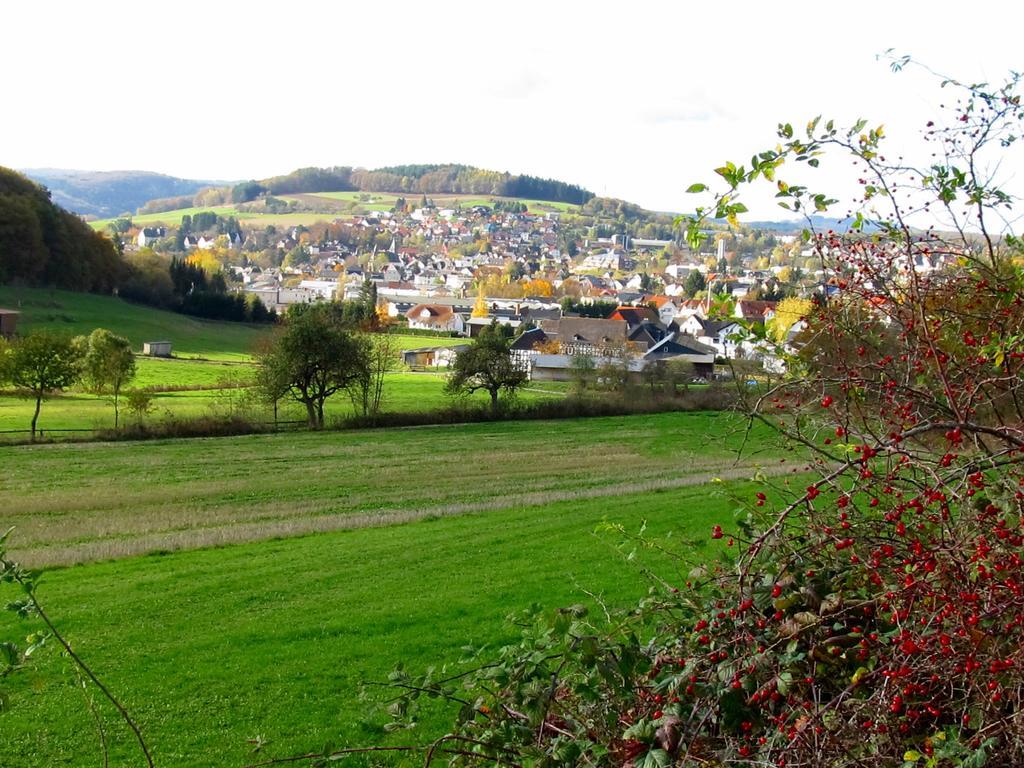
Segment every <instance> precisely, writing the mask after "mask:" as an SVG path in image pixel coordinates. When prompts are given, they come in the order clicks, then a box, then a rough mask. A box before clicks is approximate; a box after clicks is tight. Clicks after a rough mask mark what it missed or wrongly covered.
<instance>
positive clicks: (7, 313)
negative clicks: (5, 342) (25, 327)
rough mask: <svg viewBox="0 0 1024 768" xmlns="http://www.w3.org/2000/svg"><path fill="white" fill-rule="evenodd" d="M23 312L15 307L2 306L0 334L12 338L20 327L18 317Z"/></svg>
mask: <svg viewBox="0 0 1024 768" xmlns="http://www.w3.org/2000/svg"><path fill="white" fill-rule="evenodd" d="M20 315H21V312H18V311H17V310H14V309H3V308H0V336H4V337H6V338H8V339H9V338H11V337H12V336H14V331H15V329H16V328H17V327H18V317H19V316H20Z"/></svg>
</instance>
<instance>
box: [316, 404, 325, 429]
mask: <svg viewBox="0 0 1024 768" xmlns="http://www.w3.org/2000/svg"><path fill="white" fill-rule="evenodd" d="M316 428H317V429H323V428H324V403H323V400H321V401H320V402H318V403H317V404H316Z"/></svg>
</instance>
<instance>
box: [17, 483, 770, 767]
mask: <svg viewBox="0 0 1024 768" xmlns="http://www.w3.org/2000/svg"><path fill="white" fill-rule="evenodd" d="M735 490H740V491H743V492H746V489H745V487H744V486H736V487H735ZM750 492H752V490H750ZM731 507H732V504H731V503H730V502H729V501H728V500H727V499H725V498H723V497H717V496H715V495H714V494H710V493H709V489H708V488H707V487H704V486H697V487H692V488H680V489H673V490H661V491H648V492H637V493H632V494H629V495H628V496H625V497H618V498H596V499H575V500H569V501H563V502H558V503H551V504H546V505H542V506H532V507H527V508H520V507H514V508H510V509H504V510H496V511H493V512H488V513H486V514H483V513H468V514H463V515H461V516H458V517H450V518H444V519H440V520H429V521H428V520H424V521H420V522H415V523H410V524H408V525H401V526H389V527H385V528H368V529H360V530H351V531H344V532H334V533H326V534H320V535H317V536H306V537H301V538H293V539H287V540H276V541H264V542H259V543H254V544H247V545H239V546H230V547H225V548H220V549H204V550H198V551H191V552H181V553H177V554H172V555H166V556H160V557H144V558H130V559H125V560H117V561H110V562H105V563H95V564H91V565H84V566H77V567H74V568H68V569H62V570H55V571H52V572H49V573H47V574H46V575H45V577H44V579H43V582H42V585H41V587H40V598H41V599H42V600H43V601H44V603H45V605H46V606H47V608H48V610H49V611H50V613H51V615H52V616H54V617H55V619H56V621H57V623H58V625H59V626H60V628H61V629H62V630H63V631H64V632H66V633H67V634H68V636H69V638H70V639H71V641H72V642H73V643H74V645H75V648H76V650H77V651H78V652H79V653H81V654H82V655H83V656H84V657H85V658H86V659H88V660H89V662H90V664H91V665H92V666H93V667H94V669H96V671H97V672H98V673H99V674H100V675H101V676H102V677H103V679H104V680H105V681H106V682H107V683H108V684H109V685H111V686H112V687H113V689H114V690H115V691H117V692H118V694H119V696H121V698H122V699H123V700H124V701H125V702H126V704H127V705H128V706H129V707H130V709H131V710H132V711H133V713H134V714H135V716H136V717H137V719H138V721H139V722H140V724H141V726H142V728H143V731H144V732H145V734H146V735H147V737H148V739H149V740H150V742H151V744H152V746H153V748H154V750H155V753H156V756H157V760H158V764H159V765H161V766H164V768H170V767H172V766H209V765H235V766H239V765H244V764H246V763H247V762H251V760H252V755H251V753H250V750H251V745H249V744H247V742H246V740H247V739H250V738H253V737H254V736H256V735H257V734H262V735H263V736H264V737H266V738H267V739H268V740H269V741H270V746H269V748H268V749H267V750H266V751H265V753H264V757H271V756H281V755H287V754H293V753H296V752H302V751H306V750H308V749H311V748H312V749H316V748H319V747H320V746H321V745H322V744H323V743H325V742H326V741H328V740H333V741H335V742H336V743H342V744H343V743H349V744H351V743H356V744H366V743H377V742H381V741H387V740H388V739H390V738H392V737H389V736H387V735H385V734H383V733H382V732H381V731H380V729H379V724H380V723H381V722H382V721H383V717H382V716H381V715H380V713H379V712H375V711H374V710H373V709H372V707H370V706H369V705H368V704H367V703H366V702H364V701H361V700H360V699H359V695H358V692H359V686H360V684H361V683H362V682H364V681H374V680H383V679H384V678H385V677H386V675H387V672H388V670H389V669H390V668H392V666H393V665H394V664H395V663H397V662H398V661H405V662H406V663H407V665H408V666H410V667H411V668H414V669H418V668H422V667H424V666H426V665H428V664H431V663H435V662H437V663H444V662H446V661H452V660H455V659H457V658H458V657H459V655H460V653H459V649H460V648H461V647H462V646H463V645H465V644H467V643H472V642H490V643H499V642H503V641H507V640H510V639H511V636H510V634H509V631H508V630H507V629H503V617H504V616H505V615H506V614H507V613H509V612H511V611H515V610H519V609H521V608H523V607H525V606H527V605H529V604H530V603H533V602H540V603H542V604H543V605H545V606H546V607H549V608H553V607H556V606H560V605H566V604H569V603H573V602H579V601H586V600H587V598H586V596H585V594H584V593H583V592H582V590H587V591H589V592H591V593H594V594H597V595H600V596H602V598H603V599H605V600H607V601H608V602H609V603H610V604H612V605H622V604H626V603H628V602H632V601H634V600H636V599H637V598H639V597H640V596H641V595H643V594H644V593H645V592H646V590H647V588H648V586H649V582H648V581H647V580H646V579H645V578H644V577H643V576H642V575H641V574H640V572H639V570H638V567H637V565H636V564H635V563H628V562H627V561H626V560H625V559H624V558H622V557H621V556H619V555H618V553H617V552H616V551H615V549H614V545H615V544H616V543H617V541H616V539H615V538H614V536H611V535H603V536H596V535H595V534H594V529H595V526H596V525H597V524H598V523H599V522H600V521H601V520H603V519H607V520H610V521H612V522H617V523H621V524H623V525H626V526H627V527H629V528H630V529H633V530H636V529H637V528H638V527H639V526H640V524H641V522H642V521H645V520H646V521H647V522H648V531H649V533H650V535H652V536H656V537H664V536H665V535H666V534H667V533H668V532H669V531H672V532H674V533H675V536H674V540H676V541H677V542H678V543H679V544H680V546H681V548H682V549H683V550H684V551H688V552H690V553H692V554H693V555H694V556H695V557H701V556H703V554H702V553H703V552H704V549H703V547H709V548H717V547H718V546H719V545H720V544H721V543H720V542H708V540H707V532H708V530H709V529H710V526H711V525H712V524H714V523H716V522H717V523H723V524H725V523H727V522H728V520H729V519H730V517H731ZM690 540H694V541H695V542H696V543H690V544H686V542H687V541H690ZM640 560H641V561H642V562H643V563H644V564H645V565H647V566H650V567H653V568H655V569H656V570H657V572H658V573H659V575H661V576H663V577H665V578H667V579H669V580H670V581H672V582H673V583H680V582H681V581H682V580H685V575H684V574H685V572H686V571H687V570H688V568H689V567H690V566H689V564H688V563H683V564H679V565H676V564H674V563H672V562H671V561H670V560H668V559H667V558H664V557H662V556H661V555H660V554H659V553H657V552H649V553H647V554H642V555H641V556H640ZM12 622H15V619H13V617H11V616H10V615H4V616H2V617H0V631H2V632H4V633H10V632H15V631H21V632H24V631H25V629H26V627H24V625H18V626H17V627H15V626H13V625H12ZM9 682H10V683H11V684H12V686H13V688H12V690H11V701H10V703H11V708H10V711H8V712H5V713H4V715H3V718H4V721H3V728H0V765H5V766H6V765H12V766H13V765H18V766H22V767H23V768H41V767H42V766H54V765H66V766H86V765H94V764H97V763H98V761H99V760H98V753H97V750H96V747H95V734H94V730H93V728H92V725H91V720H90V716H89V713H88V711H87V709H86V707H85V705H84V702H83V699H82V697H81V694H80V693H79V692H76V690H75V683H74V679H73V676H72V675H71V674H70V673H69V672H68V669H67V667H66V661H65V660H64V659H62V658H61V657H60V655H59V654H58V653H56V652H55V651H48V652H46V653H44V654H42V655H41V656H39V657H37V658H36V659H35V660H34V661H33V665H32V667H31V668H30V669H29V670H28V671H26V672H25V673H24V674H21V675H18V676H15V677H13V678H10V680H9ZM102 709H103V711H104V713H105V714H107V715H108V716H109V715H110V714H111V713H110V712H109V711H107V709H106V708H102ZM449 717H450V715H445V714H434V715H430V713H429V712H428V713H427V716H426V718H425V720H424V721H423V722H422V724H421V726H420V727H419V728H418V729H417V730H416V731H414V732H412V733H403V734H400V735H398V736H396V737H394V738H396V739H397V740H400V741H407V740H422V741H427V740H429V739H430V738H432V737H435V736H437V735H439V734H440V733H443V729H444V727H445V724H446V723H447V722H449ZM108 726H109V727H110V736H111V739H112V742H113V752H114V760H113V764H131V760H130V759H129V758H128V755H129V754H130V752H131V744H130V740H129V737H128V736H127V735H126V733H125V732H124V729H123V728H121V727H119V726H118V725H117V724H116V720H115V719H114V718H112V717H110V718H109V719H108Z"/></svg>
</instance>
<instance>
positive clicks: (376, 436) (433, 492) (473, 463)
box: [0, 414, 752, 565]
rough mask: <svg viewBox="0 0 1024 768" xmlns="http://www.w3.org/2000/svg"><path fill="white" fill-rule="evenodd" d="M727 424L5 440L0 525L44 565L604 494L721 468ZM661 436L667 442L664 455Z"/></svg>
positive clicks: (19, 549)
mask: <svg viewBox="0 0 1024 768" xmlns="http://www.w3.org/2000/svg"><path fill="white" fill-rule="evenodd" d="M732 423H733V421H732V420H731V419H730V418H728V417H726V416H723V415H715V414H658V415H654V416H640V417H623V418H612V419H581V420H575V421H561V422H518V423H505V424H497V425H495V424H479V425H454V426H445V427H434V428H427V429H409V430H380V431H364V432H343V433H323V434H308V433H298V434H294V433H293V434H282V435H269V436H268V435H259V436H248V437H239V438H217V439H207V440H191V441H162V442H154V443H147V444H144V445H140V444H77V445H45V446H24V447H18V448H13V447H12V448H7V449H3V460H4V462H5V470H6V471H5V476H4V478H3V480H2V481H0V509H3V510H4V512H3V514H2V515H0V524H3V525H4V526H5V527H6V526H10V525H14V526H16V530H15V533H14V534H13V535H12V538H11V540H10V546H11V548H12V551H13V553H14V554H15V556H17V557H21V558H22V559H24V560H25V561H26V562H28V563H29V564H32V565H43V564H52V563H67V562H73V561H77V560H78V559H80V558H86V559H92V558H97V557H114V556H122V555H123V554H135V553H139V552H145V551H151V550H153V549H163V548H177V547H180V546H185V545H187V546H204V545H205V544H220V543H224V542H227V541H238V540H250V539H253V538H259V537H260V534H259V531H263V534H262V535H263V536H280V535H285V534H286V533H287V532H294V533H303V532H308V531H309V530H320V529H323V528H336V527H339V526H350V525H354V523H352V522H351V521H350V522H346V521H344V520H343V519H342V518H344V517H346V516H350V517H352V519H353V520H376V519H379V518H380V517H381V516H385V517H387V516H390V517H392V518H394V519H402V518H403V516H404V515H408V514H409V513H410V511H412V512H413V514H412V517H413V518H415V517H416V516H417V513H416V512H415V511H416V510H436V509H447V508H453V509H467V510H470V509H494V508H501V507H507V506H512V505H514V504H517V503H523V504H537V503H544V502H545V501H546V500H549V499H550V500H557V499H563V498H570V497H571V494H574V493H580V492H587V491H589V490H594V491H596V493H597V494H598V495H607V496H615V495H621V494H625V493H629V492H630V489H631V488H633V487H641V486H643V484H645V483H658V482H662V481H665V480H668V481H670V482H675V481H676V480H678V479H679V478H686V477H688V476H691V475H701V474H704V475H712V474H721V473H722V472H723V471H726V470H728V469H729V467H730V466H731V462H732V460H733V457H732V455H731V453H730V445H729V440H728V439H726V440H724V441H723V442H722V444H720V445H717V446H716V447H713V448H712V447H710V446H706V445H704V442H705V441H704V436H705V434H707V432H708V431H709V430H712V429H717V431H718V432H719V433H722V432H726V431H727V430H728V428H729V426H730V425H731V424H732ZM669 440H671V441H673V442H674V443H675V445H677V446H678V447H677V448H675V449H673V450H665V449H664V448H665V445H666V444H667V441H669ZM751 466H752V465H751V464H745V465H744V468H743V469H742V470H741V471H742V472H749V467H751ZM636 484H641V486H636ZM617 489H618V490H617ZM567 494H569V495H568V496H567ZM425 514H430V513H429V512H428V513H425ZM231 528H237V531H235V532H234V533H232V532H231V531H230V530H229V529H231ZM162 534H163V536H161V535H162ZM105 542H106V543H109V544H110V547H109V548H108V549H105V548H104V543H105ZM115 542H116V544H115ZM74 552H77V553H79V555H77V556H75V557H72V558H71V560H69V559H68V558H69V557H71V553H74Z"/></svg>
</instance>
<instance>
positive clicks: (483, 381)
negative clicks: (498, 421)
mask: <svg viewBox="0 0 1024 768" xmlns="http://www.w3.org/2000/svg"><path fill="white" fill-rule="evenodd" d="M510 344H511V341H510V340H509V339H508V338H507V337H506V336H505V334H504V333H502V331H501V329H500V328H498V327H497V325H496V324H494V323H492V324H491V325H490V326H488V327H487V328H484V329H483V330H482V331H481V332H480V335H479V336H477V338H476V339H475V340H474V342H473V344H472V346H470V348H469V349H467V350H466V351H465V352H461V353H459V354H458V355H457V356H456V358H455V362H454V363H453V365H452V370H451V373H450V374H449V376H448V383H447V384H446V390H447V391H448V393H449V394H451V395H461V394H467V393H468V394H472V393H473V392H476V391H477V390H481V389H482V390H484V391H486V392H487V394H489V395H490V396H491V410H492V412H493V413H495V414H497V413H498V412H499V410H500V403H499V401H498V395H499V394H500V393H501V391H502V390H504V391H505V392H507V393H509V394H512V393H514V392H515V391H516V390H517V389H519V388H520V387H522V386H523V385H524V384H526V382H527V380H528V378H529V377H528V376H527V374H526V371H524V370H523V369H522V368H521V367H520V366H519V365H518V364H517V363H516V361H515V360H514V359H513V358H512V353H511V351H510V349H509V346H510Z"/></svg>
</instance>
